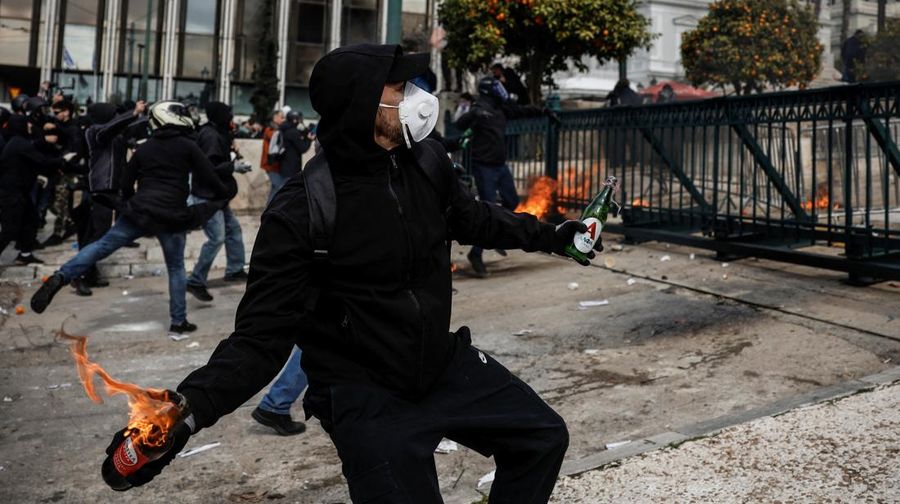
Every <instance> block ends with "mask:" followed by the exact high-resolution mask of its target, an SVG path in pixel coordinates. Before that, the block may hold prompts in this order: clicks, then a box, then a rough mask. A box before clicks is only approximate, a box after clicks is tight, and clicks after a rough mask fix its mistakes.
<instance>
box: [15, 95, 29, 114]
mask: <svg viewBox="0 0 900 504" xmlns="http://www.w3.org/2000/svg"><path fill="white" fill-rule="evenodd" d="M27 101H28V95H27V94H20V95H19V96H16V97H15V98H14V99H13V101H12V110H13V112H15V113H16V114H24V113H25V103H26V102H27Z"/></svg>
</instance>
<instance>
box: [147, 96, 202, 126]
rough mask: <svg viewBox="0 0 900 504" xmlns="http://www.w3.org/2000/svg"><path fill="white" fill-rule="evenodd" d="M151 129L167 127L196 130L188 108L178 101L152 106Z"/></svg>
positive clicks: (163, 102) (162, 102)
mask: <svg viewBox="0 0 900 504" xmlns="http://www.w3.org/2000/svg"><path fill="white" fill-rule="evenodd" d="M149 115H150V129H152V130H158V129H160V128H164V127H166V126H172V127H179V128H190V129H194V120H193V119H192V118H191V112H190V110H189V109H188V107H187V106H186V105H185V104H183V103H180V102H176V101H161V102H156V103H154V104H153V105H151V106H150V111H149Z"/></svg>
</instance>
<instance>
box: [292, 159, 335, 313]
mask: <svg viewBox="0 0 900 504" xmlns="http://www.w3.org/2000/svg"><path fill="white" fill-rule="evenodd" d="M300 175H301V176H302V177H303V187H304V188H305V189H306V201H307V203H308V204H309V238H310V240H311V241H312V245H313V268H312V272H313V274H312V291H311V293H310V296H309V298H308V300H307V302H306V308H307V309H308V310H309V311H312V310H314V309H315V307H316V304H317V303H318V300H319V294H320V293H321V291H322V288H323V287H324V285H325V277H326V276H327V271H328V267H329V260H328V251H329V250H330V248H331V239H332V237H333V236H334V226H335V224H334V222H335V215H337V195H336V194H335V191H334V180H333V179H332V178H331V169H330V168H329V167H328V161H327V160H326V159H325V152H324V151H321V152H319V153H318V154H316V155H315V157H313V158H312V159H311V160H309V162H308V163H306V167H305V168H304V169H303V171H302V172H300Z"/></svg>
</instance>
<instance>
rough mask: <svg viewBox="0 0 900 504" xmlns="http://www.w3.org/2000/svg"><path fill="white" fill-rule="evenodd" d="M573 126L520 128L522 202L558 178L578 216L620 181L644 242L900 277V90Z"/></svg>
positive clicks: (637, 236) (566, 122)
mask: <svg viewBox="0 0 900 504" xmlns="http://www.w3.org/2000/svg"><path fill="white" fill-rule="evenodd" d="M560 119H561V124H560V125H559V126H556V125H553V124H552V123H550V122H549V121H547V120H546V119H543V118H541V119H530V120H525V121H511V122H510V124H509V129H508V136H507V149H508V154H509V156H508V159H509V165H510V168H511V169H512V171H513V174H514V177H515V179H516V181H517V183H518V184H520V189H521V192H523V193H524V192H525V188H526V187H527V185H528V183H529V181H530V180H532V179H533V178H534V177H536V176H548V177H552V178H554V179H556V181H557V198H558V201H557V202H556V203H555V206H556V207H558V208H559V209H560V210H567V211H572V212H576V213H577V212H578V211H580V209H581V208H583V207H584V206H585V205H586V204H587V202H588V201H589V200H590V198H591V197H592V196H593V195H594V194H596V193H597V192H599V190H600V184H601V183H602V181H603V180H604V178H605V176H606V175H616V176H618V177H619V178H620V180H621V182H622V186H621V187H622V189H621V193H620V196H619V197H620V199H621V203H622V205H623V214H622V217H623V219H622V224H621V225H618V226H614V228H615V229H616V230H618V231H620V232H623V233H624V234H625V235H626V236H627V237H629V238H631V239H634V240H651V239H652V240H661V241H667V242H673V243H682V244H686V245H692V246H699V247H706V248H709V249H712V250H716V251H718V252H719V253H721V254H723V255H733V256H757V257H766V258H771V259H775V260H781V261H788V262H793V263H800V264H806V265H811V266H816V267H823V268H830V269H835V270H840V271H846V272H848V273H850V276H851V278H852V279H853V280H857V281H861V282H862V281H866V280H867V279H869V278H872V279H874V278H892V279H896V278H900V152H898V148H897V145H898V140H900V82H894V83H884V84H873V85H855V86H840V87H833V88H826V89H817V90H808V91H791V92H781V93H772V94H765V95H757V96H749V97H728V98H717V99H712V100H706V101H699V102H685V103H674V104H665V105H647V106H640V107H621V108H605V109H596V110H583V111H570V112H563V113H561V114H560ZM823 246H824V247H823ZM841 248H843V250H842V251H840V249H841ZM835 250H838V251H840V253H837V254H836V253H835V252H834V251H835Z"/></svg>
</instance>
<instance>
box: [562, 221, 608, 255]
mask: <svg viewBox="0 0 900 504" xmlns="http://www.w3.org/2000/svg"><path fill="white" fill-rule="evenodd" d="M587 229H588V228H587V225H586V224H585V223H584V222H581V221H577V220H569V221H566V222H563V223H562V224H560V225H559V226H556V234H555V235H554V237H553V253H554V254H556V255H562V256H564V255H567V254H566V247H567V246H569V244H571V243H572V242H573V241H574V240H575V234H576V233H584V232H587ZM594 250H596V251H597V252H603V240H602V239H601V237H600V236H599V235H597V240H596V241H595V242H594ZM594 250H592V251H590V252H588V253H587V254H586V255H587V258H588V259H593V258H594V257H596V254H595V253H594ZM576 261H578V264H580V265H582V266H590V264H591V262H590V260H588V261H579V260H577V259H576Z"/></svg>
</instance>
